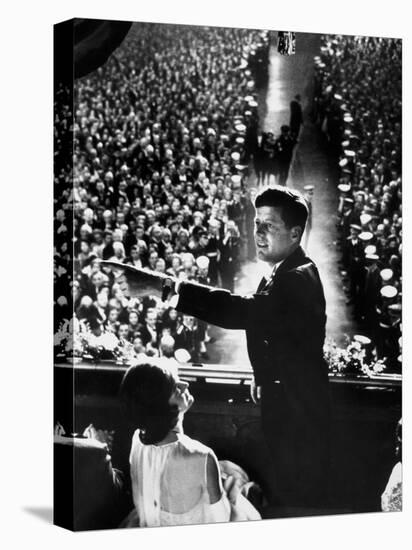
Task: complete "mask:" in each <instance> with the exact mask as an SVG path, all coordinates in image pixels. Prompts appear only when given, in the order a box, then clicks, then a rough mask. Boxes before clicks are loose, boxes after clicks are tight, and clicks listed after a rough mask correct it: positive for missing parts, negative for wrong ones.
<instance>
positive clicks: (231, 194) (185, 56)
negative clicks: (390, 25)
mask: <svg viewBox="0 0 412 550" xmlns="http://www.w3.org/2000/svg"><path fill="white" fill-rule="evenodd" d="M268 50H269V35H268V33H267V32H260V31H252V30H246V29H225V28H208V27H185V26H173V25H159V24H146V23H138V24H134V25H133V27H132V29H131V31H130V32H129V35H128V37H127V38H126V40H125V41H124V43H123V44H122V45H121V47H120V48H119V49H118V50H116V52H115V53H114V54H113V55H112V57H111V58H110V60H109V61H108V62H107V63H106V64H105V65H104V66H103V67H101V68H99V69H98V70H97V71H95V72H94V73H91V74H90V75H88V76H86V77H84V78H82V79H79V80H78V81H77V82H76V85H75V89H74V94H75V97H74V143H73V151H74V159H73V160H74V162H73V173H71V171H70V169H69V168H67V166H66V165H65V163H62V162H61V163H59V166H60V171H57V173H56V180H55V181H56V185H60V188H59V190H58V193H56V197H57V203H56V205H55V206H56V209H55V212H56V216H55V220H56V221H55V234H56V237H57V238H56V265H57V268H56V270H55V277H56V279H57V289H58V288H59V282H60V283H62V281H65V282H66V283H67V280H66V279H67V277H69V273H68V272H69V271H70V270H69V268H68V266H69V264H67V265H66V263H67V261H69V252H70V250H71V247H72V246H73V248H74V263H75V277H74V280H73V281H69V282H68V284H69V285H71V286H72V294H73V308H72V309H73V311H74V312H75V314H76V316H77V317H78V319H80V320H82V319H83V320H85V321H86V322H87V323H88V325H89V326H90V328H91V330H92V331H93V332H94V333H95V334H99V333H100V332H101V331H112V332H114V333H115V334H116V335H117V336H118V337H119V338H120V339H121V340H124V341H127V342H129V343H132V344H133V346H134V348H135V350H136V353H146V352H148V353H149V354H155V353H158V352H159V349H163V351H164V350H165V349H169V348H173V347H174V348H175V349H177V348H184V349H186V350H187V351H188V352H189V354H190V358H191V360H192V361H197V360H199V359H200V357H205V356H206V347H205V343H206V342H207V341H208V339H209V336H208V333H207V326H205V325H204V324H202V323H200V322H198V321H196V320H195V319H194V318H189V316H180V315H178V314H177V312H176V311H175V310H174V309H171V308H167V307H165V306H164V304H163V303H161V302H159V301H158V300H154V299H151V298H150V297H148V298H147V300H143V301H141V302H139V301H136V300H135V301H131V300H128V299H127V297H126V296H124V295H122V292H121V290H120V288H119V287H118V285H116V283H115V282H114V281H113V280H111V279H110V278H109V276H108V274H106V273H104V271H102V270H101V268H100V266H99V260H100V259H111V260H116V261H119V262H124V263H129V264H131V265H135V266H138V267H148V268H150V269H154V270H156V271H159V272H164V273H170V274H171V275H173V276H176V277H178V278H181V279H189V280H197V281H200V282H203V283H206V284H212V285H216V284H219V285H221V286H223V287H225V288H227V289H229V290H233V288H234V281H235V276H236V273H237V271H238V268H239V262H240V260H241V259H243V258H245V257H249V258H253V257H254V244H253V216H254V209H253V202H252V201H253V196H252V197H251V196H250V192H249V190H248V189H247V186H246V180H247V175H248V164H249V160H250V158H251V155H252V154H253V151H254V149H255V146H256V143H257V134H258V110H257V107H258V103H257V101H256V99H257V87H258V86H261V85H263V84H264V83H265V78H267V67H268ZM62 93H63V92H62ZM57 112H59V110H58V109H57ZM65 114H66V115H67V113H65ZM66 118H67V117H66ZM66 118H65V116H64V113H63V114H62V116H61V118H59V116H57V117H56V139H57V142H58V143H65V141H64V135H66V133H67V129H68V128H67V121H66V122H64V121H65V120H66ZM66 145H67V143H66ZM71 178H72V182H73V187H72V190H71V192H70V196H68V194H67V193H62V188H63V187H64V186H65V184H67V189H69V188H70V181H71ZM72 206H73V208H74V217H73V220H71V219H70V218H71V216H70V213H69V210H70V208H71V207H72ZM72 223H73V228H72V227H71V224H72ZM72 231H73V234H74V242H73V243H71V242H70V238H68V236H69V235H70V234H71V232H72ZM61 287H62V288H63V287H64V284H61ZM56 292H57V306H58V311H59V312H60V314H57V315H56V317H57V318H58V319H59V318H63V317H64V316H65V315H66V316H67V314H68V313H69V310H70V309H71V304H69V303H68V300H67V298H66V297H65V295H64V293H63V292H62V293H61V296H59V295H58V294H59V291H58V290H57V291H56ZM161 342H162V345H161Z"/></svg>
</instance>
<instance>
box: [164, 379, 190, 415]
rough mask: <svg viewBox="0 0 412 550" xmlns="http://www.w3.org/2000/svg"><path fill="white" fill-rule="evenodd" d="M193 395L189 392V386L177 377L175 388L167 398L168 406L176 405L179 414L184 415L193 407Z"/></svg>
mask: <svg viewBox="0 0 412 550" xmlns="http://www.w3.org/2000/svg"><path fill="white" fill-rule="evenodd" d="M193 401H194V398H193V395H192V394H191V393H190V392H189V384H188V382H185V381H184V380H181V379H180V378H179V377H177V378H176V388H175V390H174V392H173V393H172V395H171V396H170V398H169V405H176V406H177V408H178V409H179V412H181V413H185V412H186V411H188V410H189V409H190V407H191V406H192V405H193Z"/></svg>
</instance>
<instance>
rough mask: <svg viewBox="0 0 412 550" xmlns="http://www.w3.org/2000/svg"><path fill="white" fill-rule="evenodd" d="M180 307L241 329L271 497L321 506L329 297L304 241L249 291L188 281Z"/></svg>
mask: <svg viewBox="0 0 412 550" xmlns="http://www.w3.org/2000/svg"><path fill="white" fill-rule="evenodd" d="M177 308H178V309H179V310H180V311H182V312H185V313H189V314H191V315H193V316H195V317H198V318H199V319H203V320H205V321H207V322H208V323H211V324H214V325H218V326H221V327H223V328H227V329H244V330H245V331H246V337H247V346H248V353H249V358H250V362H251V364H252V367H253V371H254V375H255V381H256V384H258V385H260V386H261V387H262V403H261V407H262V411H261V415H262V427H263V433H264V436H265V439H266V442H267V443H268V446H269V449H270V451H271V456H272V460H273V472H274V489H273V493H274V494H273V497H274V499H273V500H274V503H275V504H277V505H279V506H311V507H313V506H316V505H317V504H320V503H321V502H323V499H324V498H325V484H326V478H327V469H328V455H329V453H328V446H329V389H328V368H327V365H326V362H325V361H324V358H323V343H324V338H325V324H326V313H325V298H324V293H323V287H322V283H321V281H320V278H319V273H318V270H317V268H316V266H315V264H314V263H313V262H312V261H311V260H310V259H309V258H308V257H307V256H306V255H305V253H304V251H303V250H302V248H300V247H299V248H298V249H297V250H296V251H294V252H293V253H292V254H291V255H290V256H289V257H288V258H286V259H285V260H284V262H283V263H282V264H281V265H280V266H279V268H278V269H277V271H276V273H275V274H274V276H273V277H272V278H271V279H270V280H269V281H268V282H267V284H265V282H264V281H262V282H261V284H260V285H259V287H258V290H257V291H256V293H255V294H253V295H251V296H239V295H235V294H231V293H230V292H228V291H226V290H222V289H213V288H210V287H206V286H200V285H196V284H193V283H189V282H183V283H182V285H181V287H180V290H179V302H178V305H177Z"/></svg>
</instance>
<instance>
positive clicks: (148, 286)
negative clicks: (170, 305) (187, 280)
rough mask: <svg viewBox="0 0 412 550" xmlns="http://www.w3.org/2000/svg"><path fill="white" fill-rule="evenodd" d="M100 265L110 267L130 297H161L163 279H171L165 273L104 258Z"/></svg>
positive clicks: (125, 293)
mask: <svg viewBox="0 0 412 550" xmlns="http://www.w3.org/2000/svg"><path fill="white" fill-rule="evenodd" d="M100 265H101V267H102V268H103V269H105V268H110V269H111V270H112V271H113V274H114V276H115V282H116V283H118V285H119V287H120V289H121V290H122V292H123V294H124V295H125V296H127V297H128V298H140V297H143V296H149V295H150V296H157V297H159V298H161V296H162V288H163V281H164V280H165V279H170V277H168V276H167V275H164V274H163V273H157V272H156V271H150V270H149V269H138V268H137V267H134V266H131V265H127V264H121V263H118V262H110V261H106V260H102V261H101V262H100Z"/></svg>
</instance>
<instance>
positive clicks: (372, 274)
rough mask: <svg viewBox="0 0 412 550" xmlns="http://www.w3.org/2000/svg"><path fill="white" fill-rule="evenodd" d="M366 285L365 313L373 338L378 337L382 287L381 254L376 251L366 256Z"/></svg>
mask: <svg viewBox="0 0 412 550" xmlns="http://www.w3.org/2000/svg"><path fill="white" fill-rule="evenodd" d="M365 264H366V266H365V274H364V277H365V287H364V315H365V321H366V325H367V327H368V330H369V331H370V334H371V336H372V338H373V340H375V339H376V326H377V317H376V304H377V302H378V300H379V291H380V288H381V276H380V267H379V256H378V255H377V254H376V253H370V254H366V256H365Z"/></svg>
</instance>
